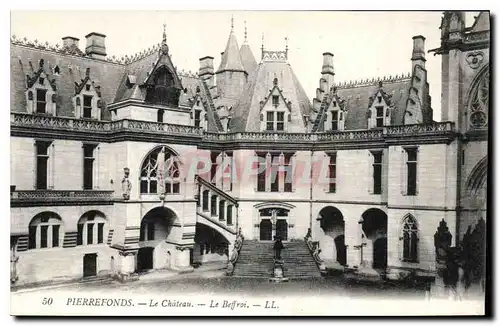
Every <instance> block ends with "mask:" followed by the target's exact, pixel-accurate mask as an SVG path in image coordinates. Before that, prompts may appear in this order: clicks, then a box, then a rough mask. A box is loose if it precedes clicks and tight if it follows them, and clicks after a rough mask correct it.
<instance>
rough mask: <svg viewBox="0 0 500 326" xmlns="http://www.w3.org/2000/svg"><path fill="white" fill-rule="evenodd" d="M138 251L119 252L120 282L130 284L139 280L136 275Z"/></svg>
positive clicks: (117, 275)
mask: <svg viewBox="0 0 500 326" xmlns="http://www.w3.org/2000/svg"><path fill="white" fill-rule="evenodd" d="M136 257H137V250H120V251H118V272H117V273H116V276H115V277H116V278H117V279H118V280H119V281H120V282H130V281H135V280H138V279H139V276H138V275H137V274H136V273H135V264H136V260H137V259H136Z"/></svg>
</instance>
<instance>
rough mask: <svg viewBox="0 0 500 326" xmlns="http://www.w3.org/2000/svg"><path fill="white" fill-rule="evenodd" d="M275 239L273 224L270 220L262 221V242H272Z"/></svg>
mask: <svg viewBox="0 0 500 326" xmlns="http://www.w3.org/2000/svg"><path fill="white" fill-rule="evenodd" d="M272 237H273V224H272V223H271V220H270V219H263V220H262V221H260V241H271V240H272Z"/></svg>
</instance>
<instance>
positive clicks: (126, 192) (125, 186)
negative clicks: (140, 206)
mask: <svg viewBox="0 0 500 326" xmlns="http://www.w3.org/2000/svg"><path fill="white" fill-rule="evenodd" d="M123 173H124V176H123V179H122V196H123V199H125V200H129V199H130V190H131V189H132V183H131V182H130V180H129V175H130V169H129V168H124V169H123Z"/></svg>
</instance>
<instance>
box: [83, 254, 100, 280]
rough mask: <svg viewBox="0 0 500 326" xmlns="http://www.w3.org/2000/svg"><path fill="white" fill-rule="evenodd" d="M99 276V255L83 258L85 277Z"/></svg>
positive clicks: (86, 255) (88, 255)
mask: <svg viewBox="0 0 500 326" xmlns="http://www.w3.org/2000/svg"><path fill="white" fill-rule="evenodd" d="M96 275H97V254H85V255H84V256H83V277H89V276H96Z"/></svg>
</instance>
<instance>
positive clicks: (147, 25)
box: [11, 11, 474, 121]
mask: <svg viewBox="0 0 500 326" xmlns="http://www.w3.org/2000/svg"><path fill="white" fill-rule="evenodd" d="M232 16H233V17H234V30H235V33H236V35H237V39H238V43H239V45H240V46H241V44H242V43H243V40H244V21H246V25H247V29H248V42H249V44H250V46H251V48H252V50H253V52H254V55H255V57H256V59H257V60H260V55H261V50H260V48H261V44H262V33H264V47H265V49H267V50H284V48H285V37H288V39H289V41H288V44H289V62H290V64H291V66H292V68H293V70H294V71H295V74H296V75H297V77H298V78H299V80H300V82H301V84H302V86H303V87H304V89H305V90H306V92H307V93H308V95H309V97H310V99H311V100H312V98H313V97H314V94H315V90H316V88H317V87H318V82H319V77H320V72H321V65H322V53H323V52H326V51H328V52H331V53H333V54H334V66H335V73H336V75H335V80H336V82H341V81H349V80H357V79H365V78H372V77H379V76H380V77H382V76H388V75H396V74H402V73H405V74H406V73H408V72H410V70H411V61H410V58H411V52H412V44H413V43H412V42H413V41H412V37H413V36H415V35H423V36H424V37H426V44H425V46H426V50H429V49H433V48H437V47H438V46H439V43H440V40H439V39H440V30H439V25H440V21H441V12H334V11H305V12H304V11H274V12H272V11H236V12H231V11H13V12H12V13H11V35H16V36H17V37H27V38H28V39H31V40H34V39H38V40H39V41H43V42H45V41H48V42H49V43H51V44H55V43H59V44H61V43H62V42H61V38H62V37H64V36H74V37H77V38H79V39H80V48H81V49H84V48H85V35H87V34H88V33H90V32H99V33H103V34H105V35H106V36H107V37H106V48H107V54H108V56H111V55H116V56H119V57H121V56H123V55H125V54H127V55H132V54H134V53H136V52H139V51H141V50H143V49H147V48H148V47H150V46H152V45H153V44H156V43H159V42H161V38H162V30H163V23H166V25H167V42H168V45H169V47H170V53H171V54H172V59H173V62H174V65H176V66H177V67H178V69H179V70H180V69H185V70H192V71H197V70H198V67H199V61H198V59H199V58H200V57H203V56H207V55H210V56H213V57H215V68H216V69H217V67H218V65H219V63H220V53H221V52H222V51H224V48H225V45H226V42H227V38H228V35H229V31H230V28H231V17H232ZM473 16H474V13H471V14H469V15H467V18H468V20H467V23H466V24H467V26H470V25H471V24H472V22H473V20H472V19H473ZM426 56H427V63H426V67H427V70H428V80H429V84H430V92H431V96H432V107H433V109H434V119H435V120H437V121H440V119H441V111H440V98H441V95H440V94H441V72H440V67H441V57H440V56H434V55H433V54H426Z"/></svg>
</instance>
